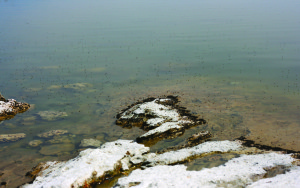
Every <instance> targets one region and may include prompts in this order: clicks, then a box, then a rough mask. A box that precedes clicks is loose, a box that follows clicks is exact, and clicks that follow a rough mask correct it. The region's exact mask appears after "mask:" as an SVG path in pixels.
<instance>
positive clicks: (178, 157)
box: [147, 140, 243, 164]
mask: <svg viewBox="0 0 300 188" xmlns="http://www.w3.org/2000/svg"><path fill="white" fill-rule="evenodd" d="M242 148H243V147H242V145H241V143H240V142H238V141H228V140H225V141H211V142H204V143H202V144H199V145H197V146H194V147H191V148H184V149H180V150H177V151H169V152H166V153H162V154H156V155H155V156H153V157H151V158H149V159H148V160H147V161H148V162H150V163H151V164H174V163H178V162H180V161H184V160H186V159H188V158H189V157H193V156H197V155H201V154H204V153H210V152H229V151H238V150H241V149H242Z"/></svg>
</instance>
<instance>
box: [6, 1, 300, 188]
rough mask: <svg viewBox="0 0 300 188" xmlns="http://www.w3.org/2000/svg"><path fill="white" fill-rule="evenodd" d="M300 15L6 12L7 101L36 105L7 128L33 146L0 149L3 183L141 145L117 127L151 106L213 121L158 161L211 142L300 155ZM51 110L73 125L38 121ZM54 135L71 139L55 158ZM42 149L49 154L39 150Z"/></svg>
mask: <svg viewBox="0 0 300 188" xmlns="http://www.w3.org/2000/svg"><path fill="white" fill-rule="evenodd" d="M299 7H300V3H299V2H298V1H294V0H288V1H285V2H274V1H263V2H261V1H258V0H255V1H249V0H246V1H242V2H240V1H234V0H230V1H226V2H224V1H221V0H213V1H196V0H191V1H178V0H175V1H171V0H167V1H158V0H154V1H151V2H147V1H136V0H133V1H128V0H127V1H120V0H117V1H107V0H103V1H96V0H92V1H89V2H88V3H87V2H83V1H79V0H75V1H74V0H72V1H70V0H69V1H55V0H54V1H36V0H29V1H26V2H23V1H20V0H6V1H3V0H0V26H1V30H0V39H1V43H0V67H1V68H0V92H1V93H2V94H3V95H4V96H5V97H6V98H14V99H16V100H18V101H22V102H27V103H30V104H33V107H32V108H31V110H29V111H27V112H25V113H23V114H18V115H17V116H16V117H15V118H13V119H11V120H6V121H3V122H1V124H0V134H10V133H25V134H26V138H25V139H23V140H20V141H17V142H13V143H0V153H1V158H0V174H1V173H4V174H3V175H2V176H1V177H0V182H3V181H5V182H7V183H8V185H9V186H10V187H16V186H18V185H20V184H22V183H24V182H26V181H30V179H29V178H26V177H24V175H25V174H26V172H27V171H29V170H30V169H31V168H32V167H33V166H35V165H36V164H37V163H38V162H42V161H48V160H64V159H68V158H71V157H74V156H76V155H77V153H78V149H82V148H80V147H79V144H80V141H81V140H82V139H83V138H96V139H99V140H101V141H102V142H108V141H114V140H116V139H119V138H121V139H135V138H136V137H137V136H139V135H141V134H142V133H143V131H142V130H140V129H138V128H133V129H123V128H121V127H119V126H117V125H115V120H116V119H115V115H116V114H117V113H118V112H119V111H120V110H121V109H123V108H126V107H127V106H128V105H130V104H131V103H133V102H136V101H137V100H141V99H143V98H146V97H150V96H152V97H157V96H162V95H169V94H172V95H178V96H180V101H181V102H180V105H181V106H184V107H186V108H187V109H189V110H191V112H192V113H193V114H195V115H198V116H199V117H202V118H204V119H205V120H207V121H208V124H207V125H203V126H199V127H194V128H192V129H190V130H188V131H186V133H185V134H184V135H183V136H182V137H180V138H178V139H174V140H164V141H160V142H158V143H157V144H156V145H154V146H152V148H151V149H152V151H157V150H161V149H163V148H165V147H168V146H171V145H175V144H180V143H182V142H183V141H184V139H185V138H187V137H188V136H190V135H191V134H193V133H194V132H196V131H201V130H209V131H211V132H212V133H213V134H214V138H213V139H216V140H223V139H234V138H237V137H240V136H241V135H247V137H248V138H249V139H252V140H255V141H256V142H257V143H261V144H267V145H272V146H278V147H283V148H286V149H293V150H300V141H299V140H300V138H299V135H300V114H299V110H300V100H299V99H300V89H299V79H300V75H299V72H300V56H299V54H300V36H299V33H300V22H299V19H298V18H299V16H300V15H299V14H300V13H299V11H298V10H299ZM78 83H79V84H78ZM50 110H52V111H60V112H66V113H67V114H68V116H66V117H64V118H62V119H58V120H54V121H47V120H43V119H41V118H40V117H39V116H38V115H37V113H38V112H40V111H50ZM54 129H63V130H68V131H69V133H68V134H67V135H66V136H64V137H62V138H60V139H61V140H60V141H57V142H58V143H56V144H57V145H55V147H54V149H53V144H52V143H49V140H51V139H40V138H38V137H37V135H38V134H39V133H42V132H46V131H49V130H54ZM35 139H40V140H42V141H43V144H42V145H40V146H38V147H30V146H29V145H28V143H29V142H30V141H32V140H35ZM49 148H50V149H51V148H52V150H51V151H49ZM45 150H47V151H49V152H48V153H45V152H43V151H45ZM51 152H52V153H51ZM54 153H55V154H54ZM196 163H197V162H196ZM199 164H200V163H199ZM199 164H196V165H194V166H195V168H201V165H200V167H197V165H198V166H199ZM192 166H193V165H192ZM205 166H210V165H209V164H205ZM191 169H193V168H192V167H191Z"/></svg>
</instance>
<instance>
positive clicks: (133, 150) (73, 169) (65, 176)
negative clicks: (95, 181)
mask: <svg viewBox="0 0 300 188" xmlns="http://www.w3.org/2000/svg"><path fill="white" fill-rule="evenodd" d="M147 152H149V148H148V147H145V146H144V145H141V144H138V143H136V142H133V141H130V140H117V141H114V142H108V143H105V144H104V145H102V146H101V147H100V148H99V149H87V150H84V151H82V152H80V154H79V155H78V156H77V157H76V158H74V159H71V160H69V161H66V162H47V163H46V166H49V167H48V168H46V169H44V170H43V171H41V174H39V175H38V177H37V178H36V179H35V181H34V182H33V184H26V185H24V186H23V187H24V188H35V187H36V188H37V187H39V188H40V187H56V188H68V187H69V188H71V187H79V186H82V185H83V184H84V182H85V181H89V180H90V179H91V178H92V177H93V174H96V176H97V177H100V176H102V175H104V174H105V172H108V171H114V170H115V168H116V167H117V165H118V164H121V165H122V164H123V165H124V168H125V169H128V165H130V164H129V161H130V160H124V159H123V158H126V157H128V158H130V157H131V156H139V155H142V154H144V153H147ZM122 159H123V160H122ZM121 160H122V162H121ZM126 165H127V166H126Z"/></svg>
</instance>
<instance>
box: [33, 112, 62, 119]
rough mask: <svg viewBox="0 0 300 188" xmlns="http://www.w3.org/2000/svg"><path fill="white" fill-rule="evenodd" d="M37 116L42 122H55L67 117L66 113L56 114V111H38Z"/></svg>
mask: <svg viewBox="0 0 300 188" xmlns="http://www.w3.org/2000/svg"><path fill="white" fill-rule="evenodd" d="M37 114H38V115H39V116H40V117H41V118H42V119H43V120H47V121H55V120H59V119H63V118H64V117H67V116H68V114H67V113H66V112H58V111H40V112H38V113H37Z"/></svg>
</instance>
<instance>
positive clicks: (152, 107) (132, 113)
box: [116, 96, 206, 143]
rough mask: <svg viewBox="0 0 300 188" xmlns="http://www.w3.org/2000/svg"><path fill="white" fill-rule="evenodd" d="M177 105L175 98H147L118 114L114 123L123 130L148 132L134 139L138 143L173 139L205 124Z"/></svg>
mask: <svg viewBox="0 0 300 188" xmlns="http://www.w3.org/2000/svg"><path fill="white" fill-rule="evenodd" d="M177 103H178V98H177V97H175V96H167V97H164V98H148V99H145V100H143V101H141V102H137V103H136V104H133V105H132V106H130V107H128V108H127V109H125V110H123V111H122V112H121V113H119V114H118V115H117V118H118V119H117V121H116V123H117V124H118V125H120V126H122V127H125V128H126V127H127V128H130V127H132V126H137V127H140V128H141V129H143V130H146V131H148V132H146V133H145V134H143V135H141V136H139V137H138V138H137V139H136V140H137V142H139V143H144V142H147V141H151V142H154V143H155V140H156V141H158V140H159V139H165V138H175V137H177V136H179V135H182V134H183V133H184V131H185V129H188V128H190V127H192V126H196V125H201V124H204V123H206V121H205V120H203V119H198V118H197V117H196V116H193V115H191V114H190V113H189V111H187V110H186V109H185V108H184V107H179V106H177V105H176V104H177Z"/></svg>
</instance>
